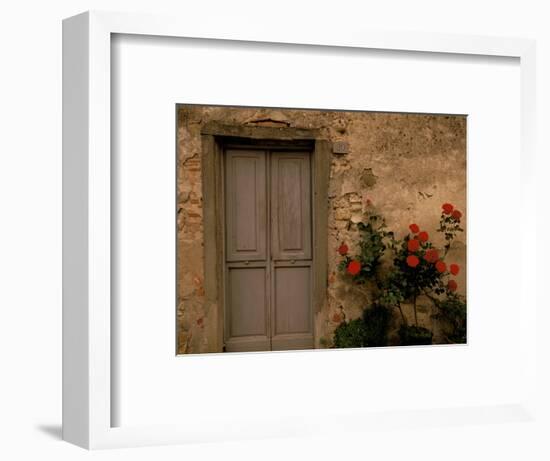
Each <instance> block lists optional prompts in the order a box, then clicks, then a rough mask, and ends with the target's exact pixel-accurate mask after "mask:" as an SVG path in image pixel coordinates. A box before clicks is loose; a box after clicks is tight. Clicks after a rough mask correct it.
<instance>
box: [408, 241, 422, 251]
mask: <svg viewBox="0 0 550 461" xmlns="http://www.w3.org/2000/svg"><path fill="white" fill-rule="evenodd" d="M419 248H420V242H419V241H418V240H416V239H411V240H409V241H408V242H407V249H408V250H409V251H410V252H411V253H414V252H415V251H418V249H419Z"/></svg>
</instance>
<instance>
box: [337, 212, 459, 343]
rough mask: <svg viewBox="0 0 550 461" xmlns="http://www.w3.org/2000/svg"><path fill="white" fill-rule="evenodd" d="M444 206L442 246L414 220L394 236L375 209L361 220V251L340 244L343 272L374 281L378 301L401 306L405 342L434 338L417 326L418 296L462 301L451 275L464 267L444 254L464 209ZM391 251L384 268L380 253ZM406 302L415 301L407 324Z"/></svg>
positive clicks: (438, 301)
mask: <svg viewBox="0 0 550 461" xmlns="http://www.w3.org/2000/svg"><path fill="white" fill-rule="evenodd" d="M441 210H442V211H441V216H440V220H439V228H438V229H437V232H440V233H442V234H443V236H444V240H445V245H444V246H443V248H437V247H436V246H435V245H434V243H433V242H432V240H431V239H430V234H429V233H428V232H427V231H426V230H422V229H421V227H420V226H419V225H418V224H416V223H412V224H410V225H409V227H408V232H407V234H405V236H404V237H403V239H401V240H398V239H396V238H395V235H394V233H393V232H390V231H388V230H387V229H386V224H385V221H384V219H383V218H382V217H380V216H379V215H376V214H372V215H371V216H370V217H369V218H368V221H367V222H366V223H365V222H360V223H358V224H357V228H358V231H359V237H360V238H359V242H358V249H359V252H358V254H356V255H353V256H352V255H350V250H349V247H348V245H347V244H346V243H342V244H341V245H340V247H339V248H338V253H339V254H340V255H341V256H342V257H343V259H342V261H341V262H340V264H339V266H338V267H339V269H340V271H342V272H344V273H345V274H346V275H347V276H349V277H351V280H352V281H353V282H355V283H358V284H365V283H367V282H369V281H370V282H373V284H374V287H373V288H374V292H375V294H376V303H379V304H380V305H381V306H384V307H386V308H397V309H398V310H399V312H400V314H401V319H402V326H401V329H400V336H401V340H402V343H403V344H405V343H406V344H414V343H415V339H414V338H417V341H418V343H419V344H425V343H426V341H427V339H426V338H428V337H429V341H430V342H431V336H432V334H431V332H430V331H428V330H426V329H425V328H423V327H420V326H419V325H418V316H417V306H416V300H417V297H418V296H420V295H425V296H427V297H428V299H430V300H432V302H434V304H435V305H436V306H438V305H442V304H441V299H442V297H443V299H444V300H445V299H453V300H455V301H456V300H460V297H459V296H458V295H457V294H456V293H455V292H456V290H457V289H458V284H457V282H456V280H455V279H454V278H453V277H454V276H456V275H457V274H458V273H459V272H460V266H459V265H458V264H456V263H454V262H451V263H448V262H447V261H446V257H447V254H448V252H449V249H450V247H451V244H452V242H453V240H454V238H455V237H456V236H457V234H458V233H459V232H463V229H462V228H461V227H460V220H461V218H462V213H461V212H460V211H459V210H457V209H456V208H455V207H454V205H452V204H450V203H444V204H443V205H442V207H441ZM387 250H389V251H391V254H392V260H391V264H390V266H389V267H384V270H381V267H382V258H383V256H384V255H385V253H386V251H387ZM403 303H411V304H412V305H413V311H414V325H413V326H410V325H409V321H408V319H407V318H406V317H405V315H404V313H403V310H402V307H401V305H402V304H403ZM455 304H456V302H455ZM464 305H465V303H464Z"/></svg>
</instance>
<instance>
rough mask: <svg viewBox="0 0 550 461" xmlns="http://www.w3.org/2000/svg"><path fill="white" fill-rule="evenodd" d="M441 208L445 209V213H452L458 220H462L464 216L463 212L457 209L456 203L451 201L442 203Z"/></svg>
mask: <svg viewBox="0 0 550 461" xmlns="http://www.w3.org/2000/svg"><path fill="white" fill-rule="evenodd" d="M441 208H442V209H443V213H444V214H450V215H451V217H452V218H453V219H454V220H456V221H460V218H462V213H461V212H460V211H459V210H456V209H455V207H454V205H452V204H451V203H444V204H443V205H441Z"/></svg>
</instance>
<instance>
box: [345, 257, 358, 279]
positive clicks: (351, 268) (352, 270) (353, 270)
mask: <svg viewBox="0 0 550 461" xmlns="http://www.w3.org/2000/svg"><path fill="white" fill-rule="evenodd" d="M346 270H347V271H348V274H350V275H357V274H358V273H359V272H361V263H360V262H359V261H357V260H355V259H354V260H353V261H350V263H349V264H348V267H347V269H346Z"/></svg>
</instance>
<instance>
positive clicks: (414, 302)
mask: <svg viewBox="0 0 550 461" xmlns="http://www.w3.org/2000/svg"><path fill="white" fill-rule="evenodd" d="M413 307H414V324H415V325H416V326H418V316H417V314H416V290H415V291H414V298H413Z"/></svg>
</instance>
